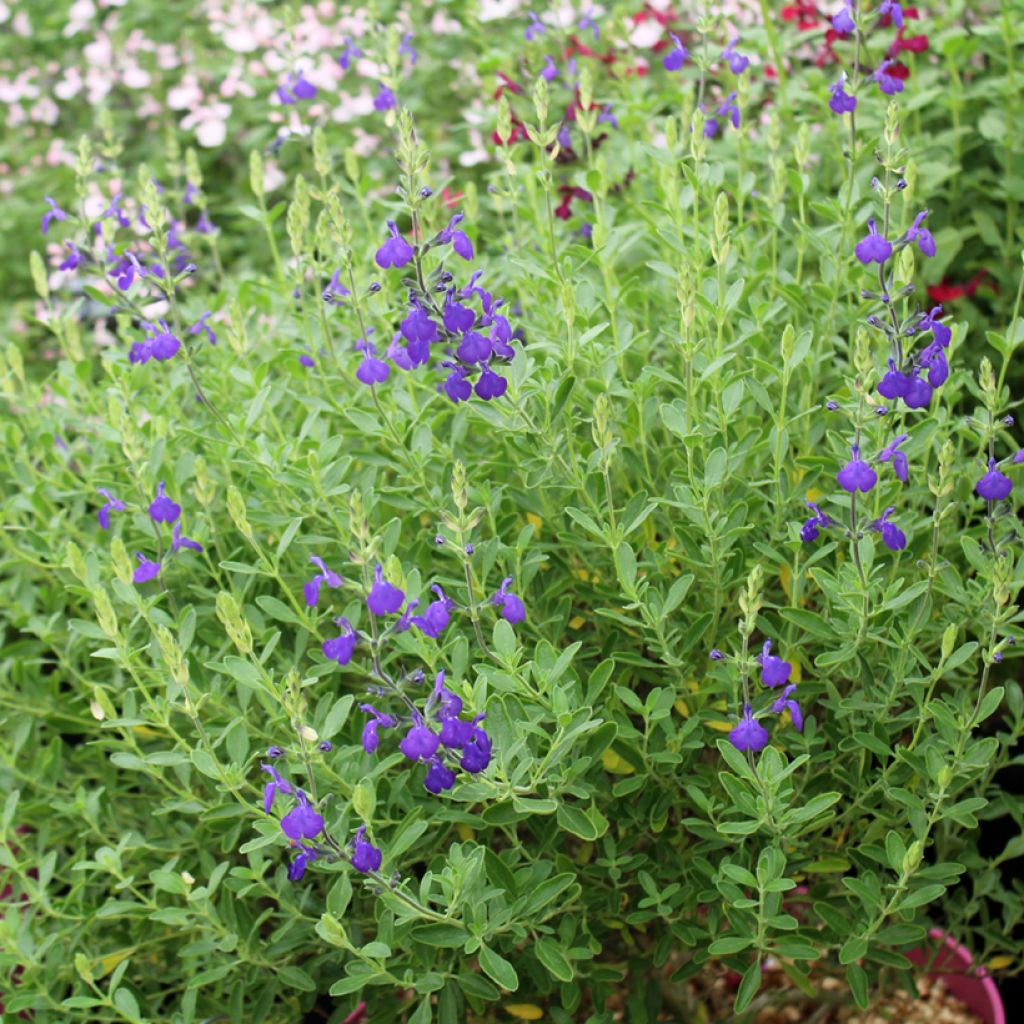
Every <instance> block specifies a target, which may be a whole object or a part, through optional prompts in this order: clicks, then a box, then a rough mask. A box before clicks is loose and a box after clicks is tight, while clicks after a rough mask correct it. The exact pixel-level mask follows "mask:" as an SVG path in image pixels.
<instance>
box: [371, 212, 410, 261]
mask: <svg viewBox="0 0 1024 1024" xmlns="http://www.w3.org/2000/svg"><path fill="white" fill-rule="evenodd" d="M387 224H388V231H390V232H391V237H390V238H389V239H388V240H387V241H386V242H385V243H384V244H383V245H382V246H381V247H380V248H379V249H378V250H377V255H376V256H375V257H374V260H375V262H376V264H377V266H378V267H380V268H381V269H382V270H387V269H388V267H404V266H405V265H406V264H407V263H409V262H410V260H412V258H413V256H415V255H416V253H415V251H414V250H413V247H412V246H411V245H410V244H409V243H408V242H407V241H406V240H405V239H404V238H403V237H402V236H401V234H400V233H399V231H398V225H397V224H395V222H394V221H393V220H389V221H388V222H387Z"/></svg>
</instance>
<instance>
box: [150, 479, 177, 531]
mask: <svg viewBox="0 0 1024 1024" xmlns="http://www.w3.org/2000/svg"><path fill="white" fill-rule="evenodd" d="M180 515H181V506H180V505H179V504H178V503H177V502H176V501H172V500H171V499H170V498H168V497H167V489H166V487H165V486H164V481H163V480H161V481H160V483H159V484H157V488H156V497H155V498H154V499H153V501H152V503H151V504H150V506H149V517H150V518H151V519H152V520H153V522H154V523H173V522H174V521H175V520H176V519H177V518H178V516H180Z"/></svg>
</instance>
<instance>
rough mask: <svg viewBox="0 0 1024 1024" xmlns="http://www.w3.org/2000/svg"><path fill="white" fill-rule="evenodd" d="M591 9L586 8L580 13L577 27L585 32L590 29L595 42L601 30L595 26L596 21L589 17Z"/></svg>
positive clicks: (599, 36)
mask: <svg viewBox="0 0 1024 1024" xmlns="http://www.w3.org/2000/svg"><path fill="white" fill-rule="evenodd" d="M591 13H592V12H591V10H590V9H589V8H588V9H587V10H585V11H584V12H583V13H582V14H581V15H580V20H579V29H580V31H581V32H586V31H587V29H590V30H591V32H593V33H594V41H595V42H597V40H599V39H600V38H601V30H600V29H599V28H598V27H597V22H596V21H594V19H593V18H592V17H591Z"/></svg>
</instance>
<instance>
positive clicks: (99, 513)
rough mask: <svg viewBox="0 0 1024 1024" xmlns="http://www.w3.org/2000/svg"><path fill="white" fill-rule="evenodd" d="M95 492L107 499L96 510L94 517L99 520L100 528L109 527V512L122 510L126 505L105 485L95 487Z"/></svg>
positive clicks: (107, 528)
mask: <svg viewBox="0 0 1024 1024" xmlns="http://www.w3.org/2000/svg"><path fill="white" fill-rule="evenodd" d="M97 493H99V494H101V495H102V496H103V497H104V498H106V499H107V501H106V504H105V505H103V506H102V507H101V508H99V509H97V510H96V518H97V520H99V524H100V528H101V529H103V530H109V529H110V513H111V512H123V511H124V510H125V509H126V508H127V507H128V506H127V505H126V504H125V503H124V502H123V501H121V500H120V499H118V498H115V497H114V496H113V495H112V494H111V493H110V491H108V490H107V489H106V488H105V487H100V488H98V489H97Z"/></svg>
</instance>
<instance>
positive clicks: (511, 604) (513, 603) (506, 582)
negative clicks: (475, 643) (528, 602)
mask: <svg viewBox="0 0 1024 1024" xmlns="http://www.w3.org/2000/svg"><path fill="white" fill-rule="evenodd" d="M511 583H512V577H511V576H506V577H505V578H504V579H503V580H502V581H501V586H500V587H499V588H498V591H497V593H495V594H494V595H492V597H491V604H496V605H497V606H498V607H499V608H500V609H501V617H502V618H503V619H504V620H505V621H506V622H510V623H511V624H512V625H513V626H514V625H516V623H519V622H522V621H523V619H525V618H526V606H525V605H524V604H523V602H522V599H521V598H520V597H519V596H518V595H516V594H513V593H512V592H511V591H510V590H509V589H508V588H509V586H510V585H511Z"/></svg>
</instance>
